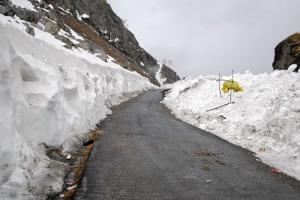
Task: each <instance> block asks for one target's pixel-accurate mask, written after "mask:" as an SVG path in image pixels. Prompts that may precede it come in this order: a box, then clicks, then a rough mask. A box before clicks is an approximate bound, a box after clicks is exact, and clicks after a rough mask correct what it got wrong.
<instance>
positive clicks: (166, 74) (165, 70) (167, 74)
mask: <svg viewBox="0 0 300 200" xmlns="http://www.w3.org/2000/svg"><path fill="white" fill-rule="evenodd" d="M161 74H162V76H163V78H167V79H166V81H165V84H171V83H174V82H176V81H178V80H180V77H179V76H178V75H177V74H176V72H175V71H173V70H172V69H171V68H169V67H168V66H166V65H163V66H162V68H161Z"/></svg>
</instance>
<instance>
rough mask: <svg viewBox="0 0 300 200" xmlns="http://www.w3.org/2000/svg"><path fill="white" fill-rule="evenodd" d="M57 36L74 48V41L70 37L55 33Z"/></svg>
mask: <svg viewBox="0 0 300 200" xmlns="http://www.w3.org/2000/svg"><path fill="white" fill-rule="evenodd" d="M55 38H56V39H58V40H60V41H62V42H63V43H65V44H66V45H68V46H71V48H72V46H73V42H72V41H71V40H70V39H69V38H67V37H65V36H62V35H55Z"/></svg>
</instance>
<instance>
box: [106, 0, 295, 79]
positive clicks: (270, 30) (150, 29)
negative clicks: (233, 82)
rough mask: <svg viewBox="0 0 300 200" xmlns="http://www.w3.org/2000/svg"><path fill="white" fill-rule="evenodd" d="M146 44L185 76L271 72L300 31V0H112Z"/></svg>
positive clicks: (117, 11) (134, 31)
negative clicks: (284, 44)
mask: <svg viewBox="0 0 300 200" xmlns="http://www.w3.org/2000/svg"><path fill="white" fill-rule="evenodd" d="M108 2H109V3H110V4H111V6H112V8H113V10H114V11H115V12H116V13H117V14H118V15H119V16H120V17H121V18H123V19H126V20H127V22H128V25H129V29H130V30H131V31H132V32H133V33H134V34H135V36H136V38H137V40H138V41H139V42H140V44H141V46H142V47H143V48H144V49H146V50H147V51H148V52H150V53H151V54H152V55H153V56H154V57H156V58H157V59H158V60H159V61H161V62H162V60H163V59H167V60H169V59H170V60H173V63H174V66H173V68H174V69H175V70H176V71H177V72H178V73H179V74H180V75H181V76H192V77H195V76H197V75H200V74H216V73H219V72H220V73H222V74H230V72H231V70H232V69H233V70H235V71H236V72H244V71H246V70H248V69H249V70H250V71H252V72H254V73H259V72H270V71H271V70H272V62H273V57H274V48H275V46H276V45H277V44H278V43H279V42H280V41H281V40H283V39H285V38H286V37H287V36H289V35H291V34H292V33H295V32H300V12H299V8H300V0H108Z"/></svg>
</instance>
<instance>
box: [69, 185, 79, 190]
mask: <svg viewBox="0 0 300 200" xmlns="http://www.w3.org/2000/svg"><path fill="white" fill-rule="evenodd" d="M76 187H77V185H76V184H75V185H73V186H70V187H68V188H67V190H74V189H76Z"/></svg>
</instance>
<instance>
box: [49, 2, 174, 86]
mask: <svg viewBox="0 0 300 200" xmlns="http://www.w3.org/2000/svg"><path fill="white" fill-rule="evenodd" d="M45 2H46V3H48V4H50V3H51V4H52V5H54V6H57V7H60V8H64V9H65V10H69V11H70V12H71V13H72V15H73V16H78V15H79V16H80V15H83V14H87V15H89V18H85V19H82V20H83V22H82V23H86V24H88V25H89V26H90V27H92V28H93V29H94V30H95V31H96V32H97V33H98V34H99V35H100V36H101V37H102V38H103V39H104V40H105V41H106V42H108V43H109V44H110V45H111V46H112V47H115V48H116V49H118V51H120V53H121V54H123V55H122V56H121V57H124V58H125V59H126V60H127V61H126V62H125V63H126V64H124V62H123V63H120V64H121V65H122V66H123V67H124V68H127V69H133V70H135V71H137V72H138V73H140V74H142V75H145V74H146V75H145V76H150V78H149V79H150V80H151V82H152V83H154V84H157V85H158V84H159V83H158V82H157V80H156V78H155V75H156V71H153V69H159V66H158V63H157V60H156V59H155V58H153V57H152V56H151V55H150V54H149V53H148V52H146V51H145V50H144V49H143V48H142V47H141V46H140V45H139V43H138V41H137V40H136V38H135V36H134V35H133V34H132V33H131V32H130V31H129V30H128V29H127V28H126V26H125V25H124V23H123V21H122V19H121V18H120V17H118V16H117V15H116V14H115V13H114V11H113V10H112V8H111V6H110V5H109V4H108V3H107V2H106V0H85V1H82V0H45ZM107 53H108V54H109V52H107ZM111 56H112V55H111ZM124 65H125V66H124ZM141 71H142V73H141ZM165 71H168V74H165V77H166V78H167V82H168V83H173V82H174V81H176V80H178V79H179V77H178V76H176V78H175V76H172V77H169V75H170V74H174V73H175V72H174V73H171V71H172V69H170V68H168V70H165ZM165 71H164V72H165Z"/></svg>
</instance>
